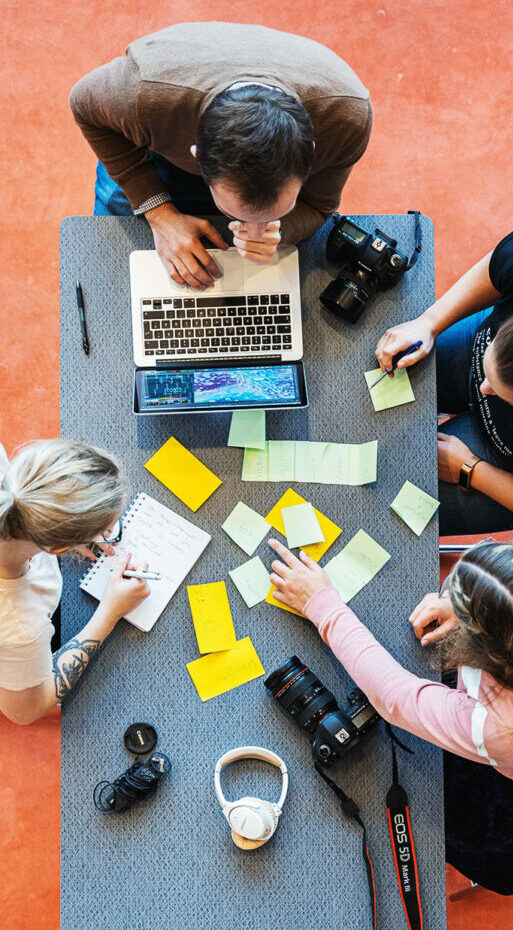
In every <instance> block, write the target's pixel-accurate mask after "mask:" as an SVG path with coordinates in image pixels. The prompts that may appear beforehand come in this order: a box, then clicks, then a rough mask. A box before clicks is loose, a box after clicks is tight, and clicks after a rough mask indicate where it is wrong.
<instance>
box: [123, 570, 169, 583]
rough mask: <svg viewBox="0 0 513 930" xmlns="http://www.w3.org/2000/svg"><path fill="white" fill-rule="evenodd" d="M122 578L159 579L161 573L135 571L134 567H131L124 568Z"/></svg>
mask: <svg viewBox="0 0 513 930" xmlns="http://www.w3.org/2000/svg"><path fill="white" fill-rule="evenodd" d="M123 578H144V579H145V580H146V581H160V580H161V578H162V575H161V574H160V572H148V571H146V572H143V571H135V569H132V568H125V570H124V572H123Z"/></svg>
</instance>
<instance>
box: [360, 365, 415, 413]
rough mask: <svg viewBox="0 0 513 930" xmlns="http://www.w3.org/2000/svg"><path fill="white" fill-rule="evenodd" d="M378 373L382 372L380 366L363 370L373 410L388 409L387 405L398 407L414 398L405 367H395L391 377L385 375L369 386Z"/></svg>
mask: <svg viewBox="0 0 513 930" xmlns="http://www.w3.org/2000/svg"><path fill="white" fill-rule="evenodd" d="M380 374H382V371H381V369H380V368H375V369H374V370H373V371H366V372H364V375H365V380H366V382H367V387H368V388H369V393H370V396H371V400H372V403H373V406H374V410H376V411H378V410H388V408H389V407H399V406H400V405H401V404H409V403H411V401H412V400H415V395H414V393H413V390H412V386H411V384H410V378H409V376H408V371H407V369H406V368H396V370H395V372H394V377H393V378H391V377H389V376H388V375H387V377H386V378H382V379H381V381H380V382H379V384H377V385H376V386H375V387H371V385H372V384H374V382H375V381H377V379H378V378H379V376H380Z"/></svg>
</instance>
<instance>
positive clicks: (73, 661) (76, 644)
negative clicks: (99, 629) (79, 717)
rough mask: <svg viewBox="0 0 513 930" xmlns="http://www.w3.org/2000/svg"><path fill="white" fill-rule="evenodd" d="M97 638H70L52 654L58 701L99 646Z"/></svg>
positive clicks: (68, 690) (65, 693)
mask: <svg viewBox="0 0 513 930" xmlns="http://www.w3.org/2000/svg"><path fill="white" fill-rule="evenodd" d="M100 645H101V640H99V639H79V638H78V637H75V639H70V641H69V643H66V644H65V645H64V646H61V648H60V649H58V650H57V652H55V653H54V655H53V677H54V685H55V696H56V698H57V700H58V701H60V700H62V698H65V697H67V695H68V694H69V692H70V691H71V689H72V688H73V686H74V685H75V684H76V683H77V681H78V679H79V678H80V676H81V674H82V672H83V671H84V669H86V668H87V666H88V665H89V662H90V661H91V659H92V658H93V656H94V655H96V653H97V652H98V649H99V648H100Z"/></svg>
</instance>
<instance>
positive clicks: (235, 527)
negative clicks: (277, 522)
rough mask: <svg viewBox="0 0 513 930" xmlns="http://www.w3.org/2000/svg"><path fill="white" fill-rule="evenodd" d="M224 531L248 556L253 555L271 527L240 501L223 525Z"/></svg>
mask: <svg viewBox="0 0 513 930" xmlns="http://www.w3.org/2000/svg"><path fill="white" fill-rule="evenodd" d="M222 528H223V530H224V531H225V533H227V534H228V536H229V537H230V538H231V539H233V541H234V543H237V545H238V546H240V548H241V549H242V550H243V551H244V552H245V553H246V554H247V555H253V553H254V551H255V549H256V548H257V546H259V545H260V543H261V542H262V540H263V538H264V536H265V535H266V534H267V533H268V532H269V529H270V526H269V523H267V521H266V520H264V518H263V517H261V516H260V514H259V513H257V512H256V510H252V508H251V507H248V506H247V504H243V503H242V501H239V503H238V504H236V505H235V507H234V508H233V510H232V512H231V514H230V515H229V517H227V518H226V520H225V521H224V523H223V527H222Z"/></svg>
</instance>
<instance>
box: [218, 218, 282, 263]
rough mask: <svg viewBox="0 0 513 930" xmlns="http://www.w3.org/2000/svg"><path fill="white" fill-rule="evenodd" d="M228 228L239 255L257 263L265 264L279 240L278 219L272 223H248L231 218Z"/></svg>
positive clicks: (269, 259) (279, 225) (279, 226)
mask: <svg viewBox="0 0 513 930" xmlns="http://www.w3.org/2000/svg"><path fill="white" fill-rule="evenodd" d="M228 228H229V229H230V230H231V232H232V233H233V244H234V246H235V248H236V249H237V251H238V253H239V255H242V257H243V258H248V259H249V260H250V261H252V262H255V264H257V265H267V264H268V263H269V262H270V261H271V259H272V257H273V255H274V253H275V252H276V249H277V248H278V246H279V244H280V241H281V223H280V220H273V222H272V223H265V224H253V223H252V224H248V223H243V222H241V221H240V220H232V222H231V223H228Z"/></svg>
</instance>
